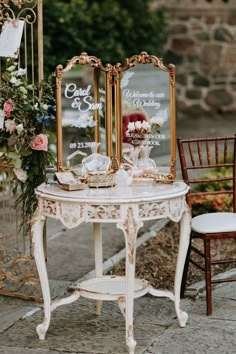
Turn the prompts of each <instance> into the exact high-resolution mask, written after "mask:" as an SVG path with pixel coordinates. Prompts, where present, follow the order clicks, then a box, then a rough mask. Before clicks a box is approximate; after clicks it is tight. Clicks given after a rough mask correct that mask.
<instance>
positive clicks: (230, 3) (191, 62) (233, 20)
mask: <svg viewBox="0 0 236 354" xmlns="http://www.w3.org/2000/svg"><path fill="white" fill-rule="evenodd" d="M151 4H152V6H153V7H154V8H160V7H165V8H166V10H167V15H168V24H169V25H168V41H167V44H166V50H165V55H164V63H165V64H167V63H173V64H175V65H176V72H177V77H176V93H177V95H176V96H177V112H178V115H179V117H178V118H181V117H185V116H189V115H191V116H198V117H199V116H201V117H205V116H208V117H209V116H212V117H221V116H224V117H227V116H230V117H232V116H235V120H236V0H164V1H162V0H153V1H151ZM235 128H236V127H235Z"/></svg>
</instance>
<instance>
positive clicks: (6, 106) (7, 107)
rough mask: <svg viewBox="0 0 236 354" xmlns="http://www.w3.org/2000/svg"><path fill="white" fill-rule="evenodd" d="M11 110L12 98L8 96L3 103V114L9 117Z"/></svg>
mask: <svg viewBox="0 0 236 354" xmlns="http://www.w3.org/2000/svg"><path fill="white" fill-rule="evenodd" d="M12 110H13V102H12V99H11V98H9V99H8V100H7V101H6V102H5V103H4V105H3V112H4V114H5V116H6V117H10V115H11V111H12Z"/></svg>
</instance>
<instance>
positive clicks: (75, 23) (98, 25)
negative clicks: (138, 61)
mask: <svg viewBox="0 0 236 354" xmlns="http://www.w3.org/2000/svg"><path fill="white" fill-rule="evenodd" d="M43 11H44V63H45V71H46V72H51V71H54V70H55V67H56V66H57V65H58V64H63V65H65V64H66V62H67V60H68V59H70V58H72V57H73V56H76V55H80V53H81V52H83V51H84V52H87V53H88V54H89V55H95V56H97V57H98V58H101V59H102V61H103V63H111V64H115V63H117V62H122V63H123V62H124V59H125V58H127V57H129V56H131V55H133V54H139V53H140V52H141V51H146V52H148V53H149V54H153V55H156V56H160V57H161V56H162V54H163V53H162V51H163V45H164V43H165V28H166V18H165V14H164V12H163V11H161V10H159V11H158V12H156V11H151V10H150V9H149V1H147V0H136V1H134V2H133V1H125V0H99V1H95V0H87V1H86V0H71V1H63V0H59V1H58V0H51V1H44V9H43Z"/></svg>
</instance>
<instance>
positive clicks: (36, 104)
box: [34, 102, 39, 111]
mask: <svg viewBox="0 0 236 354" xmlns="http://www.w3.org/2000/svg"><path fill="white" fill-rule="evenodd" d="M34 108H35V109H36V111H37V110H38V108H39V104H38V102H37V103H35V104H34Z"/></svg>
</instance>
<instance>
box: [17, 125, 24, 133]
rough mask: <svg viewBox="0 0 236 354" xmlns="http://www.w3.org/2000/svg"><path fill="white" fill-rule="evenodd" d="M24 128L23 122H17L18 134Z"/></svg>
mask: <svg viewBox="0 0 236 354" xmlns="http://www.w3.org/2000/svg"><path fill="white" fill-rule="evenodd" d="M23 130H24V126H23V124H17V126H16V131H17V134H20V133H21V132H23Z"/></svg>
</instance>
